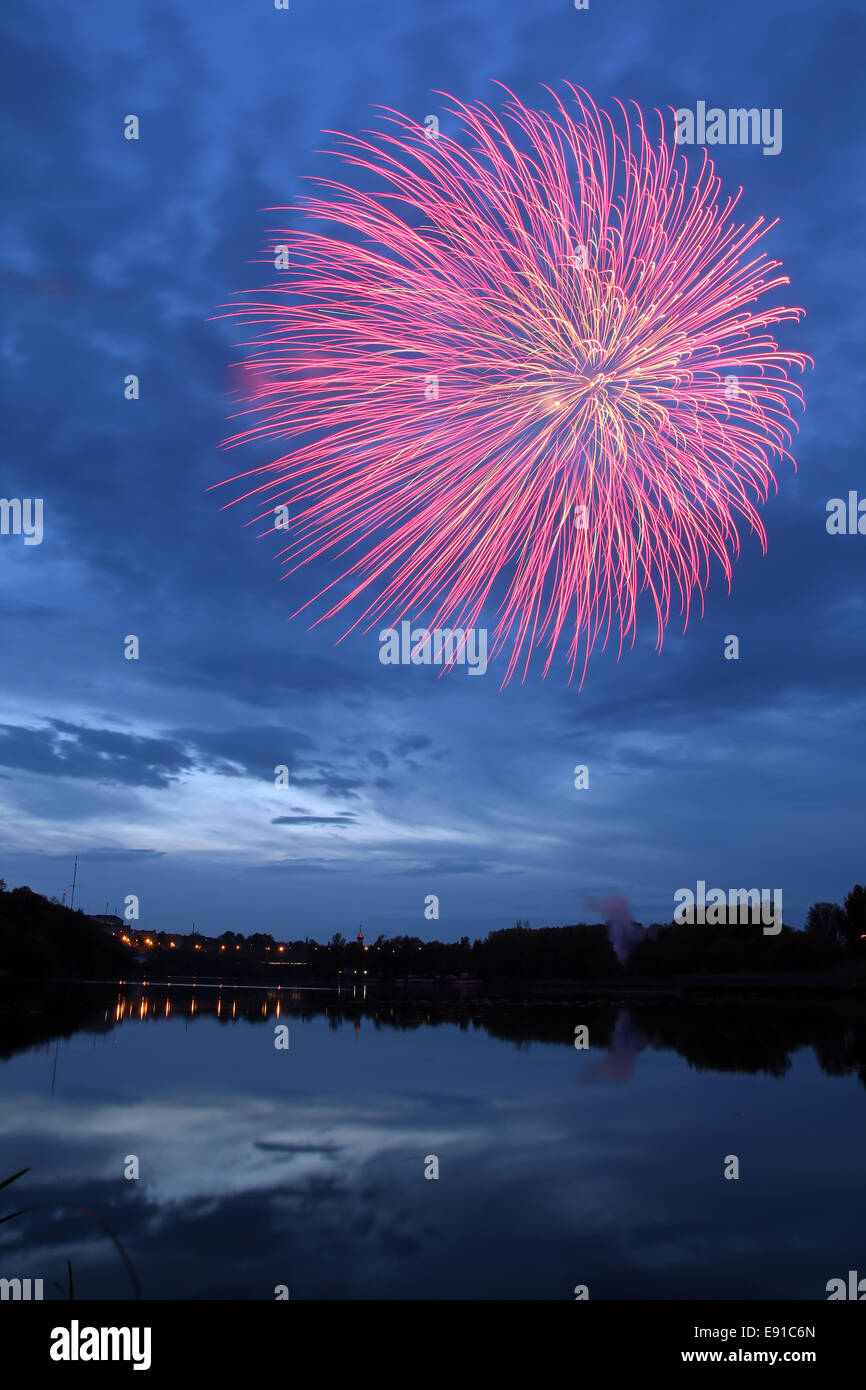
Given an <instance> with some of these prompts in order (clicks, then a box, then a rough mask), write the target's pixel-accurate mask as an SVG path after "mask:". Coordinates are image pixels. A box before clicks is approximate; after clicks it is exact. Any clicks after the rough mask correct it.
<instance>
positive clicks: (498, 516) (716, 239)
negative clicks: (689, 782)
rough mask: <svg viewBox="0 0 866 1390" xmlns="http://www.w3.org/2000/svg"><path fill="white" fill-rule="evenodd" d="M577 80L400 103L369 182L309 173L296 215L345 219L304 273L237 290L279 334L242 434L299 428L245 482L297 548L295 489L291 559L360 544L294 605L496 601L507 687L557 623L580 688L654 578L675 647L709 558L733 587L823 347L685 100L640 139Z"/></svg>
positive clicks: (300, 240) (237, 311)
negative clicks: (688, 134)
mask: <svg viewBox="0 0 866 1390" xmlns="http://www.w3.org/2000/svg"><path fill="white" fill-rule="evenodd" d="M566 86H567V88H568V91H567V94H566V95H565V97H564V98H560V97H559V96H558V95H557V94H556V93H555V92H550V95H551V97H552V99H553V102H554V103H555V109H554V110H553V111H552V113H545V112H537V111H533V110H530V109H528V108H527V107H525V106H524V105H523V104H522V103H521V102H520V101H519V100H518V99H517V98H516V97H514V96H513V94H511V93H507V96H508V100H507V101H505V102H504V104H503V107H502V110H501V112H500V113H497V112H495V111H493V110H492V109H490V108H489V107H487V106H485V105H483V104H480V103H478V104H474V105H471V106H467V105H464V104H462V103H460V102H457V101H455V100H454V99H453V98H447V100H449V101H450V102H451V107H450V108H449V109H450V111H451V114H452V115H453V116H454V117H455V118H456V121H457V124H458V136H457V137H456V138H451V137H449V136H448V135H446V134H444V133H443V134H440V135H439V136H438V138H433V139H431V138H428V132H427V131H426V129H425V128H424V127H422V126H420V125H418V124H417V123H415V122H412V121H410V120H408V119H407V118H406V117H404V116H401V115H400V114H399V113H397V112H393V111H386V112H385V114H384V117H383V124H384V127H385V129H384V130H383V131H381V132H364V136H365V137H366V136H369V137H370V138H369V139H367V138H361V137H355V136H349V135H342V136H339V137H338V141H339V149H338V152H339V153H340V154H341V157H342V158H343V159H344V160H345V161H346V162H347V163H348V164H349V165H351V166H354V167H355V168H356V169H357V170H359V171H363V172H362V174H361V175H360V177H359V178H357V179H356V183H357V184H358V186H357V187H355V186H349V185H347V184H344V183H338V182H335V181H332V180H324V179H322V180H317V181H316V182H317V184H318V185H319V187H320V189H321V190H322V196H321V197H309V198H303V199H302V200H300V202H299V208H300V210H302V211H303V212H304V213H306V214H307V215H308V216H309V217H311V218H313V219H316V220H317V221H318V222H319V223H320V224H321V223H322V222H324V223H325V224H326V225H327V228H328V230H326V231H314V230H298V229H297V228H293V229H291V230H277V231H275V232H274V233H273V234H272V236H273V242H274V245H275V246H276V245H285V246H287V247H288V249H289V255H288V263H289V269H288V271H287V272H284V273H283V275H282V276H281V278H280V280H279V282H278V284H276V285H274V286H271V287H270V289H269V291H267V292H266V293H265V295H264V296H262V295H261V294H259V298H258V299H256V298H255V296H253V297H252V298H251V297H249V296H247V297H246V299H245V301H244V303H243V305H242V306H241V307H237V306H235V307H233V308H231V310H230V312H231V313H232V314H233V315H237V316H240V317H241V318H242V319H243V320H244V321H245V322H247V323H254V324H256V325H259V327H260V330H261V331H259V332H258V333H257V335H256V337H255V338H254V339H253V340H252V341H251V342H249V343H247V344H245V345H244V346H245V348H246V349H247V356H246V358H245V360H244V363H243V366H244V367H245V369H246V371H247V372H248V373H249V374H250V376H249V380H250V382H251V386H250V389H249V390H248V392H247V394H246V395H245V397H244V400H243V404H242V409H240V410H239V412H238V413H239V414H242V415H251V416H252V417H253V420H254V422H253V423H252V424H251V425H250V427H249V428H246V429H245V430H244V431H243V432H242V433H239V434H236V435H234V436H233V437H232V438H231V439H230V440H228V441H226V442H227V445H236V444H239V443H241V442H245V441H250V440H253V439H269V440H270V439H289V440H291V446H290V449H289V451H288V452H287V453H285V454H284V455H283V456H282V457H280V458H278V459H276V460H275V461H274V462H272V463H269V464H267V465H265V466H264V467H262V468H258V469H255V470H252V472H251V473H249V472H248V473H244V474H241V475H239V476H240V477H242V478H250V477H251V476H255V478H256V485H255V486H253V487H251V488H250V490H249V491H246V492H244V493H243V497H244V498H250V497H252V496H259V498H260V500H262V501H263V502H264V495H267V503H266V505H265V506H264V508H263V510H262V511H261V512H260V514H259V516H258V517H257V518H256V520H259V521H260V520H262V519H264V518H268V519H270V521H271V523H272V524H271V526H270V527H269V531H271V532H273V531H275V530H276V534H278V535H280V536H283V537H284V538H285V533H284V532H282V531H280V530H279V529H278V528H277V527H276V524H275V522H274V507H275V504H278V503H279V504H285V505H287V506H288V508H289V512H290V515H291V531H290V533H289V534H290V537H291V539H290V543H289V544H288V546H286V547H285V548H284V549H283V550H281V552H280V555H281V558H282V560H283V563H284V564H285V565H286V566H287V575H286V576H285V577H287V576H288V575H289V574H293V573H295V572H296V571H297V570H298V568H299V567H300V566H302V565H304V564H305V563H307V562H309V561H310V560H312V559H314V558H315V557H318V556H323V555H326V554H327V555H330V556H332V557H334V558H337V559H339V560H340V561H341V562H342V563H341V564H340V565H339V566H338V568H339V573H338V575H337V577H336V578H335V579H334V580H333V582H332V583H331V584H329V585H328V587H327V588H326V589H324V590H322V591H321V593H319V594H317V595H315V597H314V598H313V599H310V600H309V601H308V603H305V604H304V605H303V607H302V608H299V609H298V612H302V611H303V610H304V609H305V608H307V607H309V604H310V603H315V602H317V601H319V600H321V599H322V598H323V597H324V596H326V595H330V597H329V598H328V600H327V603H326V605H325V607H326V611H325V612H324V613H322V615H321V616H320V617H319V618H318V620H317V621H319V622H322V621H325V620H327V619H330V618H333V617H334V616H335V615H336V614H338V613H340V612H341V611H342V610H344V609H345V608H346V607H347V606H348V605H350V604H353V603H357V602H358V601H359V600H360V604H361V607H362V610H363V611H361V612H360V614H359V616H358V617H357V618H356V619H355V622H354V623H352V625H351V627H349V628H348V631H352V629H353V628H354V627H357V626H358V625H359V624H363V625H364V626H365V627H366V628H370V627H373V626H374V625H375V624H377V623H379V622H381V621H382V620H383V619H387V621H388V622H389V624H393V623H396V622H397V621H399V620H400V619H401V618H403V617H405V616H409V617H411V618H414V619H417V618H420V617H421V616H422V614H425V613H429V614H432V615H434V616H433V617H432V621H431V624H430V625H431V626H450V627H452V628H462V629H467V628H470V627H475V626H477V625H478V621H479V619H480V617H481V615H482V610H483V607H484V605H485V603H488V602H496V603H497V604H498V612H497V620H496V622H497V625H496V628H495V632H494V634H493V644H492V651H493V653H496V652H497V651H498V650H501V649H505V650H506V651H507V662H506V665H505V671H504V676H503V684H506V683H507V682H508V681H509V680H510V679H511V677H512V675H513V674H514V672H515V670H516V669H518V667H519V668H520V671H521V677H522V678H524V679H525V676H526V673H527V671H528V669H529V664H530V660H531V655H532V652H533V650H535V649H537V648H539V647H542V648H543V649H544V650H545V652H546V656H545V660H544V665H543V672H544V674H547V672H548V670H549V668H550V664H551V661H552V659H553V656H554V653H555V651H556V649H557V648H558V647H559V646H560V644H561V643H562V644H563V645H564V644H565V643H566V642H567V643H568V648H567V654H568V662H569V679H571V677H572V676H573V674H574V672H575V670H579V672H580V678H581V681H582V680H583V677H584V675H585V672H586V664H587V661H588V659H589V655H590V653H591V652H592V650H593V648H594V647H595V646H596V645H598V644H599V643H600V644H601V645H602V646H604V645H606V644H607V642H608V639H609V638H610V636H611V633H612V632H613V633H614V635H615V640H616V642H617V645H618V655H619V653H621V651H622V648H623V644H624V642H625V641H626V640H627V639H629V638H630V640H631V643H632V644H633V643H634V640H635V635H636V631H637V620H638V611H639V599H640V598H641V595H644V596H645V597H644V599H643V600H642V602H644V603H647V604H648V612H654V615H655V622H656V628H657V647H659V648H660V647H661V644H662V638H663V633H664V629H665V626H666V624H667V622H668V620H669V617H670V613H671V605H672V599H674V597H676V599H677V600H678V603H679V610H680V613H681V615H682V617H683V625H684V628H685V626H687V624H688V619H689V614H690V609H691V607H692V603H693V599H694V596H695V594H697V595H699V598H700V603H701V607H702V606H703V597H704V591H705V588H706V586H707V585H708V583H709V581H710V567H711V558H712V557H713V556H715V557H716V559H717V560H718V562H719V564H720V567H721V572H722V573H723V574H724V575H725V577H726V579H727V581H728V585H729V586H730V580H731V574H732V560H733V559H734V558H736V556H737V554H738V552H739V531H738V525H742V524H743V523H746V524H747V525H748V526H749V528H751V529H752V530H753V531H754V532H756V533H757V535H758V537H759V539H760V542H761V546H762V548H763V549H766V534H765V531H764V527H763V525H762V522H761V519H760V516H759V514H758V511H757V505H758V504H760V503H761V502H763V501H766V498H767V496H768V492H769V488H770V486H771V485H773V486H775V477H774V474H773V472H772V469H771V463H772V462H773V461H774V460H779V461H781V460H783V459H788V460H789V461H790V462H791V463H792V464H793V463H794V460H793V458H792V456H791V454H790V452H789V449H790V445H791V441H792V429H793V428H794V422H793V418H792V413H791V406H792V404H793V403H794V402H795V401H796V402H798V403H799V404H802V392H801V390H800V388H799V386H797V385H795V384H794V383H793V382H792V381H791V380H790V376H789V373H790V371H791V369H792V368H793V367H797V368H799V369H800V370H802V369H803V368H804V367H805V366H806V364H807V363H808V361H809V359H808V358H807V357H805V356H804V355H803V354H801V353H792V352H785V351H782V350H780V348H779V346H778V344H777V343H776V341H775V339H774V337H773V335H772V333H771V332H769V331H768V330H769V329H771V327H772V326H773V325H775V324H780V323H783V322H785V321H786V320H797V319H799V317H800V316H801V315H802V313H803V311H802V310H801V309H789V308H781V307H777V306H772V307H771V306H767V305H765V297H766V296H767V295H768V294H770V293H771V292H772V291H775V290H777V289H778V288H779V287H780V286H782V285H786V284H788V283H789V281H788V278H787V277H786V276H783V275H779V274H777V273H776V271H777V270H778V268H779V262H778V261H773V260H768V259H767V258H766V256H764V255H763V254H762V253H761V254H756V253H755V251H754V247H755V243H756V242H757V241H758V240H759V239H760V238H761V237H762V236H764V235H765V233H766V232H767V231H768V230H769V228H770V227H771V226H773V225H774V224H773V223H770V224H766V223H765V222H764V219H763V218H760V217H759V218H758V219H757V220H756V221H755V222H753V223H752V224H751V225H750V226H746V225H743V224H739V223H737V221H736V220H735V219H734V218H733V217H732V214H733V212H734V209H735V207H736V205H737V203H738V201H739V197H740V192H741V190H740V191H738V192H737V194H736V195H734V196H730V197H727V198H723V197H721V196H720V180H719V178H718V177H717V176H716V174H715V172H714V167H713V164H712V162H711V161H710V160H709V158H708V157H707V155H706V152H704V154H703V161H702V164H701V166H700V169H699V172H698V173H697V175H696V176H695V175H694V174H692V175H691V176H689V174H688V171H687V164H686V160H685V156H684V155H682V154H681V152H679V151H678V150H677V148H676V145H675V142H674V122H673V117H672V113H671V116H670V117H669V118H668V119H667V120H666V119H665V117H663V115H662V113H661V112H658V111H656V113H655V116H656V117H657V121H658V133H657V135H656V136H655V138H651V137H650V134H649V133H648V131H647V129H646V127H645V124H644V119H643V117H642V115H641V113H640V110H639V109H638V108H637V107H634V109H633V110H630V109H628V108H626V106H624V105H623V104H622V103H620V102H617V103H616V109H615V110H614V113H613V115H611V114H609V113H608V112H606V111H603V110H599V109H598V108H597V107H596V105H595V103H594V102H593V101H592V99H591V98H590V97H589V96H588V94H587V93H585V92H583V91H582V89H579V88H575V87H572V86H571V85H570V84H566ZM505 90H506V91H507V89H505ZM546 90H549V89H546ZM440 95H443V96H444V95H445V94H444V93H443V94H440ZM328 133H329V134H336V132H328ZM690 179H691V181H690ZM370 185H373V186H370ZM272 256H273V252H271V256H270V257H269V258H270V259H271V263H272V264H273V259H272ZM794 466H796V465H794ZM262 475H264V478H265V480H264V481H262ZM227 481H229V482H237V478H234V479H229V480H227ZM234 500H235V501H240V500H241V498H240V497H237V498H235V499H234ZM227 505H231V504H227ZM352 551H354V552H355V553H354V555H351V556H350V552H352ZM347 556H348V557H349V559H345V558H344V557H347ZM335 589H336V590H337V593H336V594H334V593H333V592H332V591H333V590H335ZM343 635H344V636H345V635H346V633H344V634H343Z"/></svg>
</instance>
